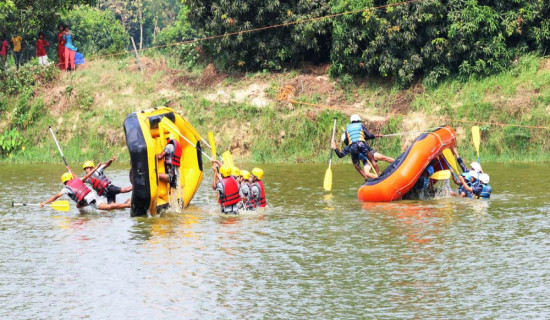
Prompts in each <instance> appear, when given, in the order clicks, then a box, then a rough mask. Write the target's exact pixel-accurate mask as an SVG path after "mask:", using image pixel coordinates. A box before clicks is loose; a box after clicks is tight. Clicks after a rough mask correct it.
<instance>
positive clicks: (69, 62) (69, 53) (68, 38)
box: [63, 26, 76, 70]
mask: <svg viewBox="0 0 550 320" xmlns="http://www.w3.org/2000/svg"><path fill="white" fill-rule="evenodd" d="M63 40H65V67H66V68H67V70H69V69H70V70H74V68H75V64H74V55H75V53H76V47H75V46H74V45H73V40H74V35H73V34H72V33H71V30H69V26H65V32H63Z"/></svg>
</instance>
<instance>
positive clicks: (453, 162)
mask: <svg viewBox="0 0 550 320" xmlns="http://www.w3.org/2000/svg"><path fill="white" fill-rule="evenodd" d="M443 156H444V157H445V160H447V163H448V164H449V165H450V166H451V168H452V169H453V171H454V172H456V174H459V173H460V171H458V165H457V163H456V159H455V156H454V155H453V152H452V151H451V150H450V149H445V150H443Z"/></svg>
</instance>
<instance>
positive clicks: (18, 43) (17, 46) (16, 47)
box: [11, 36, 23, 70]
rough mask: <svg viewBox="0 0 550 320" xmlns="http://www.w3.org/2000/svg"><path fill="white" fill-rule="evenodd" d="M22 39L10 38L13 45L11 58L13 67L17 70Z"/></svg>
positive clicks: (19, 62)
mask: <svg viewBox="0 0 550 320" xmlns="http://www.w3.org/2000/svg"><path fill="white" fill-rule="evenodd" d="M22 40H23V38H21V36H14V37H12V38H11V43H12V44H13V57H14V58H15V66H16V67H17V69H18V70H19V65H20V64H21V51H22V50H21V41H22Z"/></svg>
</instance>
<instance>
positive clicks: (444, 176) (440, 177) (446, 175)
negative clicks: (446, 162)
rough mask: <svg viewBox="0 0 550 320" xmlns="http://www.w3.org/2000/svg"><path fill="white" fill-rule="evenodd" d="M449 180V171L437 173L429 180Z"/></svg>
mask: <svg viewBox="0 0 550 320" xmlns="http://www.w3.org/2000/svg"><path fill="white" fill-rule="evenodd" d="M450 178H451V171H450V170H441V171H437V172H434V174H432V175H431V176H430V179H434V180H449V179H450Z"/></svg>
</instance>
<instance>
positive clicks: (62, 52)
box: [57, 23, 67, 70]
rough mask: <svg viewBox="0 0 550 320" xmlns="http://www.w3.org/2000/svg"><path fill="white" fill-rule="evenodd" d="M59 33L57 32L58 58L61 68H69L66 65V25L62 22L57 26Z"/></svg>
mask: <svg viewBox="0 0 550 320" xmlns="http://www.w3.org/2000/svg"><path fill="white" fill-rule="evenodd" d="M57 30H58V31H59V33H58V34H57V58H58V60H59V69H61V70H65V69H67V68H66V66H65V40H63V34H64V33H65V26H64V25H63V24H62V23H60V24H59V25H58V26H57Z"/></svg>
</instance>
